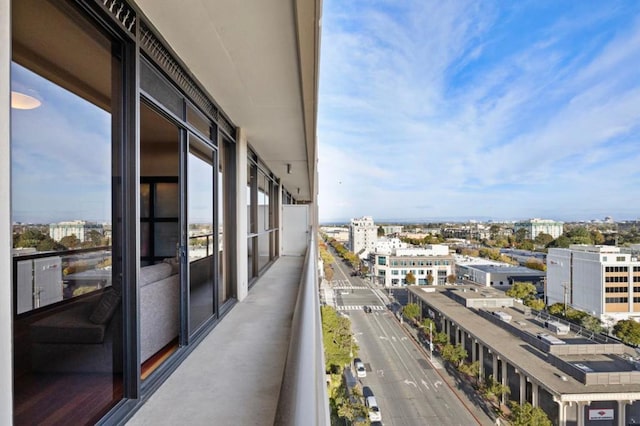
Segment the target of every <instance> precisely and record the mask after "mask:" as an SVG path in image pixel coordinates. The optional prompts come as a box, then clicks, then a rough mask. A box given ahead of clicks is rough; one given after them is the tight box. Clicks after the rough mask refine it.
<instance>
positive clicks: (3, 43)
mask: <svg viewBox="0 0 640 426" xmlns="http://www.w3.org/2000/svg"><path fill="white" fill-rule="evenodd" d="M10 67H11V0H0V105H1V106H0V241H2V244H0V282H2V285H0V424H3V425H10V424H13V388H12V384H13V367H12V365H11V363H12V349H13V345H12V330H11V326H12V322H11V321H12V313H13V298H12V296H11V294H12V292H13V289H12V288H13V285H12V284H11V283H12V277H11V269H12V268H11V244H9V241H11V195H10V194H11V191H10V188H11V173H10V170H11V162H10V158H11V156H10V152H11V142H10V141H11V133H10V131H9V128H10V126H9V124H10V121H11V120H10V118H11V108H10V106H9V105H11V79H10V78H9V76H10Z"/></svg>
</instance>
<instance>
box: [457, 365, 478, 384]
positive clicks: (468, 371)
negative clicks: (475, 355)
mask: <svg viewBox="0 0 640 426" xmlns="http://www.w3.org/2000/svg"><path fill="white" fill-rule="evenodd" d="M458 371H460V372H461V373H462V374H464V375H466V376H467V377H470V378H473V379H474V381H475V382H476V383H477V380H478V375H479V374H480V362H479V361H473V362H471V363H468V362H463V363H462V364H460V366H459V367H458Z"/></svg>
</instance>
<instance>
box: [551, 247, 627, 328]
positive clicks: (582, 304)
mask: <svg viewBox="0 0 640 426" xmlns="http://www.w3.org/2000/svg"><path fill="white" fill-rule="evenodd" d="M546 297H547V303H548V304H553V303H567V305H568V306H571V307H573V308H575V309H580V310H582V311H585V312H587V313H589V314H591V315H593V316H595V317H598V318H600V320H601V321H603V322H604V323H606V324H613V323H614V322H616V321H619V320H622V319H629V318H638V319H640V262H639V261H638V258H637V257H636V256H634V255H632V254H631V253H624V252H622V251H621V250H620V248H618V247H614V246H590V245H578V244H574V245H571V246H570V247H569V248H552V249H549V253H548V255H547V291H546Z"/></svg>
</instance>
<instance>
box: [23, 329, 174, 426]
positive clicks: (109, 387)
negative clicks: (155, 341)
mask: <svg viewBox="0 0 640 426" xmlns="http://www.w3.org/2000/svg"><path fill="white" fill-rule="evenodd" d="M177 349H178V341H177V339H176V340H174V341H173V342H171V343H170V344H169V345H167V346H165V347H164V348H162V350H160V351H159V352H158V353H157V354H155V355H154V356H152V357H151V358H149V360H148V361H147V362H145V363H144V364H143V365H142V368H141V371H142V374H141V376H142V377H141V378H142V379H143V380H144V379H146V378H147V377H149V375H151V373H153V371H155V370H156V369H157V368H158V367H159V366H160V365H161V364H162V363H163V362H164V361H165V360H167V358H169V357H170V356H171V355H172V354H173V353H174V352H175V351H176V350H177ZM14 395H15V403H14V424H15V425H16V426H17V425H60V424H66V425H74V426H75V425H92V424H95V423H96V422H97V421H98V420H99V419H100V418H101V417H102V416H104V415H105V414H106V413H107V411H109V409H111V407H113V406H114V405H115V404H116V403H117V402H118V401H120V400H121V399H122V397H123V394H122V377H121V376H114V375H111V374H97V373H94V374H61V373H57V374H53V373H37V374H36V373H30V374H25V375H23V376H21V377H20V379H19V380H16V383H15V392H14Z"/></svg>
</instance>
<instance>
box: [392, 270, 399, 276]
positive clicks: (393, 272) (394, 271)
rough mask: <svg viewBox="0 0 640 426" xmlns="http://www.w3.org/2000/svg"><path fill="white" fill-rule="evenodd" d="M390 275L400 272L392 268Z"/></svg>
mask: <svg viewBox="0 0 640 426" xmlns="http://www.w3.org/2000/svg"><path fill="white" fill-rule="evenodd" d="M391 275H400V272H399V271H398V270H397V269H392V270H391Z"/></svg>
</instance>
